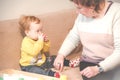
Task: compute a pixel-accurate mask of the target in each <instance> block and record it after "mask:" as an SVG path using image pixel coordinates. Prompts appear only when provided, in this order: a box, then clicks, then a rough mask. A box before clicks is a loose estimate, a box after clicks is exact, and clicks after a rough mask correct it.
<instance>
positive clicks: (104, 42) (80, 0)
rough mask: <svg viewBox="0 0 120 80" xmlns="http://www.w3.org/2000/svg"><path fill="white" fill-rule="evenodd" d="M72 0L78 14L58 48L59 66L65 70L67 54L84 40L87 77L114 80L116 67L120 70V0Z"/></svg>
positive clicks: (83, 66)
mask: <svg viewBox="0 0 120 80" xmlns="http://www.w3.org/2000/svg"><path fill="white" fill-rule="evenodd" d="M72 1H73V2H74V4H75V6H76V8H77V13H78V17H77V19H76V21H75V24H74V26H73V28H72V30H71V31H70V32H69V34H68V35H67V37H66V39H65V40H64V42H63V44H62V46H61V48H60V50H59V51H58V55H57V57H56V59H55V62H54V66H55V68H56V69H59V70H60V71H62V69H63V61H64V58H65V57H66V56H67V55H68V54H70V52H71V51H72V50H73V49H74V48H75V47H76V46H77V45H78V44H79V43H80V44H81V45H82V46H83V51H82V56H81V57H80V59H81V62H80V70H81V71H80V73H81V75H82V76H83V79H84V80H98V79H99V78H101V79H100V80H104V79H105V80H114V79H112V78H113V77H114V78H115V76H114V75H115V74H117V72H116V71H118V73H120V68H119V67H120V60H119V59H120V4H119V3H115V2H112V1H107V0H72ZM59 65H60V66H59ZM115 72H116V73H115ZM98 74H99V75H98ZM107 76H109V77H107ZM118 77H119V76H118ZM106 78H108V79H106Z"/></svg>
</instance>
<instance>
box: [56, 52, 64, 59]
mask: <svg viewBox="0 0 120 80" xmlns="http://www.w3.org/2000/svg"><path fill="white" fill-rule="evenodd" d="M57 56H59V57H61V58H65V56H64V55H63V54H60V53H58V55H57Z"/></svg>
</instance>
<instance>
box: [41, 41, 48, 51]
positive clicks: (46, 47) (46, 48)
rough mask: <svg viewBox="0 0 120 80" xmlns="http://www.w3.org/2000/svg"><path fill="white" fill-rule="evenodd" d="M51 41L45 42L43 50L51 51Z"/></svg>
mask: <svg viewBox="0 0 120 80" xmlns="http://www.w3.org/2000/svg"><path fill="white" fill-rule="evenodd" d="M49 48H50V41H47V42H44V46H43V52H49Z"/></svg>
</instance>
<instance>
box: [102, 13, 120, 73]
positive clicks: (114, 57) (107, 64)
mask: <svg viewBox="0 0 120 80" xmlns="http://www.w3.org/2000/svg"><path fill="white" fill-rule="evenodd" d="M113 37H114V50H113V53H112V54H111V55H110V56H109V57H107V58H106V59H105V60H104V61H102V62H100V65H101V66H102V67H103V68H104V70H105V71H108V70H110V69H112V68H114V67H116V66H117V65H120V11H119V12H117V14H116V17H115V19H114V21H113Z"/></svg>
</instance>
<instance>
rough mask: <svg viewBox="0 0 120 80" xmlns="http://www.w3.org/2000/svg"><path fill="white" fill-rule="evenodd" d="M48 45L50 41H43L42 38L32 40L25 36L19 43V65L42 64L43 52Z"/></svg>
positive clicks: (47, 49) (43, 59) (47, 48)
mask: <svg viewBox="0 0 120 80" xmlns="http://www.w3.org/2000/svg"><path fill="white" fill-rule="evenodd" d="M49 47H50V42H49V41H48V42H44V41H42V40H37V41H34V40H32V39H30V38H29V37H25V38H24V39H23V41H22V45H21V58H20V61H19V62H20V65H21V66H29V65H37V66H40V65H42V64H43V63H44V62H45V60H46V56H45V54H44V52H48V51H49Z"/></svg>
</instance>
